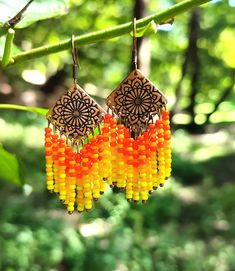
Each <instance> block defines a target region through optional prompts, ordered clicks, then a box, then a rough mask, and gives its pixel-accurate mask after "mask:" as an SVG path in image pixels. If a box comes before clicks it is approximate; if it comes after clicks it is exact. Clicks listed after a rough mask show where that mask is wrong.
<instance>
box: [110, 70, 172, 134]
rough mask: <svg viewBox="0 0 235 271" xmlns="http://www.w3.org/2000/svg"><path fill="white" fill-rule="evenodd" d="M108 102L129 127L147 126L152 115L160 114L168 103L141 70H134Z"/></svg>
mask: <svg viewBox="0 0 235 271" xmlns="http://www.w3.org/2000/svg"><path fill="white" fill-rule="evenodd" d="M106 102H107V105H108V106H109V107H110V108H111V109H112V110H114V112H115V113H116V114H117V115H119V116H120V117H121V118H122V119H123V120H124V124H125V125H126V126H127V127H132V128H134V129H135V127H136V128H138V129H139V128H141V127H143V126H145V125H146V123H147V122H148V120H149V119H150V116H154V115H156V114H158V115H160V111H161V110H162V109H163V108H164V106H165V105H166V103H167V101H166V98H165V97H164V95H163V93H161V91H160V90H158V89H157V88H156V87H155V86H154V85H153V84H152V83H151V82H150V81H149V80H148V79H147V78H146V77H145V76H144V75H143V74H142V73H141V72H140V71H139V70H135V71H132V72H131V73H130V74H129V76H128V77H127V78H126V79H125V80H124V81H123V82H122V83H121V84H120V85H119V86H118V88H117V89H116V90H115V91H114V92H113V93H112V94H111V95H110V96H109V97H108V99H107V101H106ZM140 126H141V127H140Z"/></svg>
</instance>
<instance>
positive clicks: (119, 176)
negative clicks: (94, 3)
mask: <svg viewBox="0 0 235 271" xmlns="http://www.w3.org/2000/svg"><path fill="white" fill-rule="evenodd" d="M136 42H137V39H136V19H135V18H134V20H133V71H132V72H131V73H130V74H129V75H128V76H127V77H126V78H125V79H124V80H123V81H122V82H121V83H120V85H119V86H118V87H117V88H116V89H115V90H114V91H113V92H112V93H111V94H110V95H109V96H108V98H107V99H106V104H107V106H108V108H109V109H110V110H111V111H112V116H111V115H109V114H108V115H106V118H105V121H107V122H108V123H109V133H110V152H111V165H112V167H111V168H112V170H111V171H112V172H111V178H110V180H109V184H111V185H116V186H117V187H118V188H119V190H124V189H125V190H126V198H127V200H128V201H132V200H133V201H134V202H135V203H137V202H138V201H139V200H142V202H143V203H145V202H146V201H147V200H148V197H149V194H151V193H152V191H153V190H155V189H157V188H158V187H159V186H160V187H161V186H164V183H165V180H166V179H167V178H168V177H169V176H170V173H171V141H170V136H171V132H170V120H169V112H168V111H167V110H166V104H167V99H166V98H165V96H164V94H163V93H162V92H161V91H160V90H159V89H158V88H157V87H156V86H155V85H154V84H153V83H152V82H151V81H150V80H149V79H148V78H146V77H145V76H144V75H143V74H142V73H141V71H140V70H139V69H138V68H137V43H136ZM115 117H116V120H115V119H114V118H115Z"/></svg>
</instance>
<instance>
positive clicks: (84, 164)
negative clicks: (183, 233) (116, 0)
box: [45, 19, 171, 213]
mask: <svg viewBox="0 0 235 271" xmlns="http://www.w3.org/2000/svg"><path fill="white" fill-rule="evenodd" d="M72 56H73V62H74V65H73V79H74V83H73V85H72V86H71V88H70V89H69V90H68V91H67V92H66V93H65V94H64V95H63V96H62V97H61V98H60V99H59V100H58V101H57V102H56V104H55V105H54V106H53V107H52V108H51V109H50V110H49V112H48V114H47V119H48V127H47V128H45V155H46V176H47V189H48V190H49V191H51V192H55V193H57V194H58V196H59V199H60V200H61V201H62V202H63V203H64V204H65V205H66V207H67V210H68V212H69V213H72V212H73V211H74V210H75V209H77V211H78V212H82V211H84V210H87V211H89V210H91V209H92V205H93V201H97V200H98V199H99V197H100V196H101V195H102V194H103V193H104V192H105V189H106V183H108V184H109V185H110V187H113V186H117V188H118V189H119V190H120V191H125V195H126V199H127V200H128V201H132V200H133V201H134V202H135V203H137V202H139V201H140V200H141V201H142V203H145V202H146V201H147V200H148V197H149V194H151V193H152V192H153V190H155V189H157V188H158V187H161V186H163V185H164V183H165V180H166V179H167V178H168V177H169V176H170V173H171V142H170V136H171V132H170V121H169V112H168V111H167V110H166V104H167V100H166V98H165V96H164V94H163V93H162V92H161V91H160V90H159V89H157V88H156V87H155V86H154V85H153V83H151V82H150V80H149V79H148V78H146V77H145V76H144V75H143V74H142V73H141V71H140V70H139V69H138V68H137V46H136V21H135V19H134V21H133V71H132V72H131V73H130V74H129V75H128V76H127V77H126V78H125V79H124V80H123V81H122V82H121V83H120V85H119V86H118V87H117V88H116V89H115V90H114V91H113V92H112V93H111V94H110V95H109V96H108V98H107V99H106V104H107V107H108V110H107V112H106V111H105V110H104V109H103V108H102V107H100V106H99V105H98V104H97V103H96V102H95V101H94V100H93V99H92V98H91V97H90V96H89V95H88V94H87V93H86V92H85V91H84V90H83V89H82V88H81V87H80V86H79V85H78V84H77V70H78V66H79V62H78V58H77V49H76V48H75V46H74V37H73V36H72Z"/></svg>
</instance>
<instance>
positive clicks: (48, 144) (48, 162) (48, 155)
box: [45, 127, 54, 192]
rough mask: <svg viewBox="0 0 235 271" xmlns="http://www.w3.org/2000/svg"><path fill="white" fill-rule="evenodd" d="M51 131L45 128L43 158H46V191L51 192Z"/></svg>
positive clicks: (52, 186)
mask: <svg viewBox="0 0 235 271" xmlns="http://www.w3.org/2000/svg"><path fill="white" fill-rule="evenodd" d="M51 132H52V130H51V128H49V127H48V128H45V158H46V178H47V189H48V190H49V191H51V192H53V190H54V180H53V158H52V134H51Z"/></svg>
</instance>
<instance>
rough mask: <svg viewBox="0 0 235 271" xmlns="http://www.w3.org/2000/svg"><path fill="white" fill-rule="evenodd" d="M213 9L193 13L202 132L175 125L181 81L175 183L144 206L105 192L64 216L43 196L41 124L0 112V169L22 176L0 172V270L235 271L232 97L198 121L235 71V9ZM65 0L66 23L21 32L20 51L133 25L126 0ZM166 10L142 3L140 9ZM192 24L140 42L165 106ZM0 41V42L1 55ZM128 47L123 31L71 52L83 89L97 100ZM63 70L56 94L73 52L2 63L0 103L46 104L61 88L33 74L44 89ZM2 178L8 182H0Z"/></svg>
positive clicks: (118, 72)
mask: <svg viewBox="0 0 235 271" xmlns="http://www.w3.org/2000/svg"><path fill="white" fill-rule="evenodd" d="M1 2H4V1H0V3H1ZM11 2H14V1H11ZM21 2H23V1H21ZM39 2H43V1H39ZM48 2H50V1H48ZM52 2H54V1H51V3H52ZM59 2H66V1H59ZM214 2H215V3H213V4H210V5H206V6H205V7H204V8H202V9H201V17H200V26H201V30H200V38H199V40H198V42H197V43H198V47H199V52H198V53H199V56H200V61H201V64H200V67H198V71H199V73H200V82H199V84H198V92H197V95H196V98H195V103H196V105H195V110H196V116H195V118H196V119H195V120H196V123H197V124H200V125H201V126H202V127H203V128H205V130H204V132H205V133H204V134H201V135H191V134H189V133H187V132H186V131H185V129H184V126H183V125H182V124H184V123H186V122H187V121H190V117H191V115H190V114H189V113H188V112H187V110H185V108H187V106H188V104H189V103H190V99H189V94H190V87H189V85H190V78H189V77H190V75H187V76H186V78H184V82H183V84H182V89H183V92H182V97H181V99H180V103H179V105H180V110H179V112H178V113H177V114H176V115H175V116H174V118H173V124H175V125H176V124H178V125H179V124H180V125H182V127H179V126H174V130H175V132H174V136H173V176H172V178H170V179H169V181H168V183H167V185H166V187H165V188H163V189H161V190H159V191H157V192H156V194H154V195H153V196H152V197H151V198H150V200H149V202H148V203H147V204H146V205H133V204H128V203H127V202H126V200H125V199H124V196H123V194H118V193H116V191H112V190H109V191H108V192H107V194H106V195H105V196H104V197H102V198H101V199H100V201H99V202H98V203H97V204H96V206H95V208H94V210H93V211H92V212H91V213H84V214H82V215H79V214H74V215H72V216H69V215H67V213H66V211H65V210H64V208H63V207H62V206H61V204H60V203H59V202H58V201H57V199H56V198H55V196H54V195H50V194H49V193H48V192H47V191H46V189H45V173H44V151H43V128H44V127H45V126H46V125H47V123H46V120H45V119H44V118H43V117H41V116H37V115H36V114H34V113H32V112H20V111H14V110H12V111H10V110H1V111H0V131H1V132H0V142H1V144H2V146H3V147H4V150H3V149H1V150H0V161H1V162H2V161H4V162H5V163H7V166H10V165H11V164H12V163H13V162H12V161H14V163H13V168H14V167H19V168H20V173H19V174H17V175H16V176H15V175H14V174H13V173H14V172H15V171H14V170H13V169H12V168H11V170H6V169H7V167H4V168H0V171H1V172H0V186H1V189H0V199H1V203H0V270H4V271H5V270H7V271H13V270H17V271H45V270H48V271H49V270H58V271H62V270H71V271H73V270H74V271H75V270H76V271H77V270H86V271H90V270H97V271H99V270H100V271H101V270H102V271H111V270H115V271H127V270H130V271H142V270H144V271H145V270H146V271H152V270H153V271H177V270H180V271H191V270H193V271H197V270H198V271H201V270H206V271H233V270H235V259H234V254H235V247H234V244H235V227H234V225H235V211H234V206H235V197H234V195H235V184H234V182H233V181H234V176H235V168H234V162H235V155H234V147H235V144H234V136H233V135H234V113H235V112H234V111H235V102H234V95H235V94H234V90H233V91H232V92H231V93H230V95H229V96H228V97H227V98H226V99H225V100H224V101H223V102H222V103H221V104H220V105H219V107H218V110H217V111H216V112H215V113H214V114H212V115H211V117H210V121H209V124H208V125H207V126H205V125H204V121H205V117H206V114H207V113H210V112H211V111H212V110H213V109H214V106H215V103H216V101H217V100H218V97H219V96H220V94H221V91H223V90H224V89H226V88H227V87H228V86H229V85H230V84H231V81H232V77H231V71H232V70H233V69H234V68H235V67H234V59H235V56H234V49H233V47H234V46H233V44H234V43H233V40H234V39H235V34H234V31H233V29H234V24H235V22H234V7H232V1H214ZM66 3H67V5H68V8H69V12H68V13H67V14H66V15H64V16H62V15H61V16H59V17H58V18H53V19H50V20H45V21H40V22H36V23H34V24H32V25H31V26H30V27H29V28H25V29H19V30H17V32H16V36H15V45H16V47H17V48H19V50H23V51H24V50H28V49H30V48H34V47H37V46H41V45H44V44H50V43H53V42H58V41H59V40H60V39H64V38H69V37H71V35H72V34H76V35H79V34H83V33H88V32H91V31H94V30H97V29H103V28H106V27H109V26H114V25H117V24H120V23H123V22H126V21H129V20H130V19H131V14H132V10H133V1H130V0H121V1H110V0H106V1H104V0H98V1H84V0H79V1H72V0H71V1H69V2H66ZM174 3H175V2H174V1H152V0H149V1H148V10H147V12H148V13H151V12H156V11H157V10H162V9H164V8H166V7H167V6H169V5H172V4H174ZM215 14H216V16H215ZM189 18H190V12H188V13H185V14H182V15H181V16H178V17H177V18H176V19H175V22H174V24H173V26H172V30H171V31H165V30H164V31H163V30H161V28H160V29H159V31H158V32H157V34H156V35H152V36H150V37H148V39H149V42H150V44H151V46H150V47H149V49H147V50H150V53H151V65H150V66H151V73H150V75H149V77H150V79H151V80H152V81H153V82H155V83H156V85H157V86H159V88H160V89H162V90H164V92H165V93H166V95H167V97H169V104H170V106H173V105H174V102H175V89H176V85H177V83H178V81H179V80H180V76H181V65H182V63H183V61H184V59H185V55H184V54H185V49H186V47H187V43H188V32H187V28H188V20H189ZM3 41H4V39H2V38H1V40H0V48H2V47H3V46H1V45H2V44H3ZM131 42H132V40H131V37H130V36H127V35H126V36H123V37H120V38H116V39H112V40H110V41H107V42H101V43H98V44H94V45H90V46H85V47H81V48H79V57H80V63H81V69H80V70H79V84H80V85H82V86H84V88H85V89H86V90H87V91H88V93H90V94H92V95H93V96H94V97H96V98H97V100H98V101H99V102H101V103H102V102H103V100H104V98H105V97H106V96H107V95H108V94H109V93H110V92H111V90H112V89H114V88H115V86H116V85H117V84H118V83H119V82H120V81H121V80H122V79H123V77H124V76H125V75H126V74H127V73H128V71H129V68H130V58H131ZM61 70H63V76H62V77H63V78H62V79H63V80H62V81H61V78H58V79H57V77H56V79H55V81H53V85H50V87H51V88H52V87H53V86H54V85H56V84H58V85H59V87H60V88H62V92H63V90H65V89H66V86H69V85H70V84H71V82H72V80H71V78H72V73H71V56H70V52H62V53H60V54H55V55H50V56H48V57H43V58H41V59H37V60H34V61H30V62H26V63H23V64H20V65H16V66H12V67H9V68H8V69H6V70H4V71H2V74H1V76H0V79H1V80H0V95H1V96H0V99H3V101H1V103H2V102H8V103H10V102H11V103H18V104H24V105H28V106H33V107H34V106H40V107H48V106H49V105H50V104H51V103H53V102H54V101H55V100H56V97H58V95H60V93H61V92H59V91H58V90H54V89H50V88H45V85H44V83H45V82H44V83H40V84H39V83H37V80H38V78H39V77H40V76H41V77H40V78H42V79H43V78H44V81H45V80H47V81H46V82H48V80H49V79H50V78H52V76H54V75H56V74H57V73H58V71H61ZM29 71H31V72H32V71H34V72H35V71H37V74H36V77H32V76H29V75H27V74H32V73H27V72H29ZM38 72H39V73H38ZM32 78H33V79H32ZM36 79H37V80H36ZM33 80H35V81H33ZM57 80H58V81H57ZM42 81H43V80H42ZM59 87H58V86H57V88H59ZM5 151H9V153H10V154H9V153H7V154H6V152H5ZM1 155H5V158H4V157H3V156H1ZM15 155H16V157H17V160H18V163H19V165H17V162H16V160H15ZM8 159H9V160H10V162H8ZM4 173H7V174H8V176H10V177H9V178H6V177H5V178H4V177H3V174H4ZM9 174H13V176H11V175H9ZM20 178H21V179H22V181H23V185H22V186H21V187H19V186H15V185H13V184H12V183H10V182H5V180H6V179H10V180H11V181H12V182H14V181H15V182H18V181H19V180H20Z"/></svg>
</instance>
